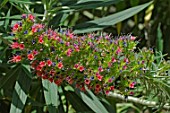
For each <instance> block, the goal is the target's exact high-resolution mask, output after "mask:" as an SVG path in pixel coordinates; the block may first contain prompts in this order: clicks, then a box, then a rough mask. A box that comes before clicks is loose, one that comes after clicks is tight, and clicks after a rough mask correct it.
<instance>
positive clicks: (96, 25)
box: [74, 2, 152, 33]
mask: <svg viewBox="0 0 170 113" xmlns="http://www.w3.org/2000/svg"><path fill="white" fill-rule="evenodd" d="M151 3H152V2H149V3H145V4H142V5H139V6H136V7H132V8H129V9H126V10H124V11H121V12H118V13H116V14H112V15H109V16H106V17H103V18H100V19H96V20H92V21H88V22H85V23H82V24H79V25H77V26H75V27H74V33H86V32H92V31H96V30H102V29H104V28H106V27H108V26H112V25H114V24H116V23H118V22H121V21H123V20H125V19H127V18H129V17H131V16H133V15H135V14H136V13H138V12H140V11H141V10H143V9H144V8H146V7H147V6H149V5H150V4H151Z"/></svg>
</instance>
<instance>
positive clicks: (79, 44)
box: [10, 14, 154, 95]
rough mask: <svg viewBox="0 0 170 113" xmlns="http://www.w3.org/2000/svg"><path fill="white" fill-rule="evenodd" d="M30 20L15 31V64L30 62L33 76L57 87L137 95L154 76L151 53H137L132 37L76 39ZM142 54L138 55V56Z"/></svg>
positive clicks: (95, 36) (26, 17)
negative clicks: (140, 82)
mask: <svg viewBox="0 0 170 113" xmlns="http://www.w3.org/2000/svg"><path fill="white" fill-rule="evenodd" d="M34 19H35V17H34V16H33V15H31V14H29V15H26V14H23V15H22V21H21V22H17V23H16V24H15V25H14V26H13V28H12V35H13V36H14V37H15V38H14V41H13V43H12V44H11V45H10V47H11V48H12V49H13V50H14V54H13V57H12V58H11V60H10V61H11V62H14V63H21V62H28V63H29V64H30V65H31V68H32V69H33V72H34V73H35V74H36V75H37V76H38V77H40V78H42V79H47V80H49V81H50V82H54V83H55V84H57V85H61V84H62V83H63V82H64V83H68V84H72V85H73V86H75V87H76V88H79V89H80V90H82V91H85V85H86V86H87V87H88V88H89V89H91V90H92V91H94V92H95V93H96V94H97V93H105V94H108V93H109V92H110V91H114V90H119V91H120V92H121V93H123V94H125V95H130V94H133V89H134V88H135V87H136V86H137V84H138V83H137V81H136V79H137V78H140V77H142V76H148V75H153V73H152V72H151V71H148V70H151V69H152V62H154V54H153V50H147V49H143V50H139V51H138V50H137V49H136V45H137V43H138V42H137V41H135V37H134V36H131V35H126V36H119V37H115V38H113V37H111V36H110V35H101V36H97V35H95V34H88V35H84V36H77V35H75V34H74V33H72V32H71V31H69V30H66V31H62V32H57V31H55V30H52V29H47V28H46V27H45V26H44V25H43V24H38V23H35V20H34ZM136 51H138V52H136Z"/></svg>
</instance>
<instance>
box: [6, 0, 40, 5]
mask: <svg viewBox="0 0 170 113" xmlns="http://www.w3.org/2000/svg"><path fill="white" fill-rule="evenodd" d="M9 2H14V3H19V4H29V5H35V4H42V2H41V1H37V2H31V1H30V0H29V1H25V0H9Z"/></svg>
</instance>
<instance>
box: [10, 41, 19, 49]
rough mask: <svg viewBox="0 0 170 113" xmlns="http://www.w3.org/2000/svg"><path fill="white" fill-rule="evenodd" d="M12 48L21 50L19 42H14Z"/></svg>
mask: <svg viewBox="0 0 170 113" xmlns="http://www.w3.org/2000/svg"><path fill="white" fill-rule="evenodd" d="M11 47H12V49H16V48H19V44H18V42H13V43H12V44H11Z"/></svg>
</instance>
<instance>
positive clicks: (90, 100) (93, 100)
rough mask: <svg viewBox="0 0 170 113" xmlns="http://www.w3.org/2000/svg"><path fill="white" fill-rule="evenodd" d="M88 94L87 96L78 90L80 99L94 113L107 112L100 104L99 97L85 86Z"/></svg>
mask: <svg viewBox="0 0 170 113" xmlns="http://www.w3.org/2000/svg"><path fill="white" fill-rule="evenodd" d="M86 90H87V92H88V94H89V95H90V96H87V95H86V94H85V93H83V92H78V93H79V95H80V97H81V99H82V100H83V101H84V102H85V103H86V104H87V105H88V106H89V107H90V108H91V109H92V110H93V111H94V112H96V113H109V112H108V111H107V109H106V108H105V107H104V106H103V105H102V103H101V102H100V101H99V99H98V98H97V97H96V96H95V95H94V94H93V93H92V92H91V91H90V90H88V89H87V88H86Z"/></svg>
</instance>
